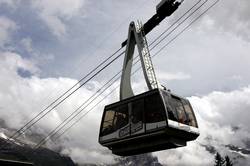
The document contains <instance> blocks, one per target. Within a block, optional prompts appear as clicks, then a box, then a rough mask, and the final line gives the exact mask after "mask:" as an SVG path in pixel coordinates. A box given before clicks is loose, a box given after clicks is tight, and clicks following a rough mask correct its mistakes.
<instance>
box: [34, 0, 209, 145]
mask: <svg viewBox="0 0 250 166" xmlns="http://www.w3.org/2000/svg"><path fill="white" fill-rule="evenodd" d="M206 2H207V1H206ZM196 5H197V3H196V4H195V5H194V6H196ZM203 5H204V3H203V4H202V5H201V6H203ZM194 6H193V7H194ZM201 6H199V8H200V7H201ZM193 7H192V8H193ZM192 8H191V9H192ZM188 11H190V9H189V10H188ZM195 11H197V9H196V10H195ZM193 13H194V12H192V13H191V14H190V15H189V16H188V17H190V16H191V15H192V14H193ZM186 14H187V12H186V13H185V14H184V15H186ZM182 17H183V16H182ZM178 20H180V19H178ZM185 20H186V19H185ZM182 23H183V22H182ZM174 24H176V22H175V23H174ZM180 25H181V24H180ZM180 25H179V26H180ZM168 29H170V28H168ZM165 32H166V31H165ZM172 32H173V31H172ZM162 34H163V33H162ZM162 34H161V35H160V36H162ZM168 35H169V34H168ZM158 38H159V37H158ZM165 38H166V37H165ZM165 38H164V39H165ZM155 41H156V40H154V42H155ZM162 41H163V40H161V41H160V42H162ZM160 42H158V43H157V44H156V45H158V44H159V43H160ZM151 44H152V43H151ZM154 48H155V47H154ZM138 61H139V60H137V61H136V63H137V62H138ZM136 63H134V65H135V64H136ZM120 73H121V71H120V72H118V73H117V74H116V75H115V76H117V75H118V74H120ZM115 76H114V77H115ZM114 77H112V79H113V78H114ZM119 78H120V77H118V79H119ZM110 81H111V80H109V81H108V82H110ZM116 81H117V79H116V80H115V81H114V82H116ZM114 82H113V83H114ZM105 85H106V84H105ZM111 85H112V84H111ZM111 85H110V86H111ZM110 86H109V87H110ZM103 87H104V86H103ZM103 87H102V88H103ZM109 87H107V88H109ZM107 88H106V89H107ZM106 89H104V91H105V90H106ZM99 90H100V89H99ZM99 90H98V91H99ZM93 101H94V100H92V101H91V103H92V102H93ZM89 104H90V103H89ZM89 104H88V105H89ZM88 105H87V106H88ZM87 106H86V107H87ZM86 107H84V108H86ZM84 108H83V109H84ZM83 109H82V110H80V112H78V113H77V114H76V115H75V116H74V117H73V118H71V119H70V120H69V121H68V122H66V120H68V119H69V117H68V118H67V119H65V120H64V121H63V122H62V123H65V124H64V125H63V126H62V127H60V125H62V123H61V124H60V125H59V126H57V127H56V129H54V130H53V131H52V132H50V134H49V135H48V136H47V137H46V138H45V139H46V140H47V139H48V138H50V137H51V136H54V135H55V134H54V132H55V131H56V130H57V129H59V127H60V129H59V130H61V129H62V128H63V127H64V126H65V125H67V123H69V122H70V121H71V120H73V119H74V118H75V117H76V116H77V115H78V114H80V113H81V111H83ZM78 110H79V109H77V110H75V111H74V112H73V113H75V112H76V111H78ZM73 113H72V114H73ZM72 114H71V115H72ZM46 140H45V141H46ZM42 142H43V141H40V142H39V144H41V143H42ZM36 147H39V145H38V146H36Z"/></svg>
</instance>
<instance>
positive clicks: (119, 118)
mask: <svg viewBox="0 0 250 166" xmlns="http://www.w3.org/2000/svg"><path fill="white" fill-rule="evenodd" d="M128 122H129V115H128V106H127V104H126V105H125V104H124V105H121V106H119V109H118V110H117V111H116V113H115V117H114V128H115V130H118V129H120V128H122V127H124V126H126V125H127V124H128Z"/></svg>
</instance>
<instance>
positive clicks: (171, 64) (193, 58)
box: [0, 0, 250, 165]
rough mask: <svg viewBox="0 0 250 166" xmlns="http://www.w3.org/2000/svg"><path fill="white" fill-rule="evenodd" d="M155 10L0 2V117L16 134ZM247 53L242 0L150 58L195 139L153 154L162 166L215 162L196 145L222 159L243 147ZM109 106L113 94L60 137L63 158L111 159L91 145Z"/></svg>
mask: <svg viewBox="0 0 250 166" xmlns="http://www.w3.org/2000/svg"><path fill="white" fill-rule="evenodd" d="M197 2H199V4H202V3H203V2H206V1H205V0H200V1H198V0H189V1H188V0H185V1H184V2H183V4H182V5H181V6H180V8H179V9H178V11H177V12H176V13H175V14H174V15H173V16H171V18H169V19H166V20H165V21H164V22H162V23H161V24H160V26H158V27H156V28H155V29H154V30H153V31H152V32H151V33H150V34H149V35H148V36H147V37H148V42H149V43H151V42H152V41H153V40H154V39H155V37H157V36H158V35H159V34H160V33H162V32H163V31H164V30H166V29H167V27H169V25H171V23H173V22H174V21H175V20H177V19H178V18H179V17H180V16H181V15H182V14H183V13H185V11H187V10H188V9H189V8H190V7H191V6H192V5H194V4H195V3H197ZM213 2H215V0H208V1H207V2H206V3H205V5H204V6H203V7H202V8H201V9H200V10H199V11H198V12H197V13H195V14H194V15H193V16H191V17H190V18H189V19H188V20H186V22H185V23H184V24H182V25H181V26H180V27H179V28H178V29H177V30H176V31H174V32H173V33H172V34H171V35H170V36H168V38H166V39H165V40H164V41H163V42H162V43H161V44H160V45H159V47H156V48H155V49H154V50H152V52H151V53H152V55H153V54H155V53H156V52H157V51H158V50H159V49H160V48H161V46H163V45H164V44H166V43H168V41H170V40H171V39H172V38H173V37H174V36H175V35H177V34H178V32H180V31H181V30H182V29H183V28H184V27H185V26H187V25H188V24H189V23H190V22H192V20H193V19H195V18H196V17H197V16H198V15H199V14H200V13H202V11H204V10H205V9H206V8H207V7H209V6H210V5H211V4H212V3H213ZM158 3H159V0H154V1H147V0H133V1H132V0H127V1H121V0H105V1H104V0H98V1H97V0H53V1H50V0H0V115H1V118H2V119H4V120H5V122H6V124H7V125H8V126H9V127H11V128H15V129H18V128H20V127H21V126H22V125H24V124H25V123H26V122H27V121H28V120H29V119H31V118H32V117H34V116H35V115H36V114H37V113H38V112H39V111H41V110H42V109H43V108H45V107H46V106H47V105H48V104H49V103H51V102H52V101H53V99H55V98H56V97H58V96H59V95H60V94H62V93H63V92H64V91H65V90H67V89H68V88H70V87H71V86H72V85H74V84H75V83H77V80H79V79H80V78H81V77H82V76H84V75H86V74H87V73H88V72H89V71H91V70H92V69H93V68H94V67H95V66H96V65H97V64H99V63H100V62H101V61H102V60H104V59H105V58H107V57H108V56H110V55H111V54H112V53H113V52H114V51H115V50H117V49H118V48H120V44H121V43H122V42H123V41H124V39H125V38H126V36H127V31H128V25H129V23H130V21H133V20H134V21H136V20H137V19H140V20H142V21H143V22H145V21H146V20H147V19H149V18H150V17H151V16H152V15H153V14H154V13H155V6H156V5H157V4H158ZM249 52H250V1H249V0H238V1H235V0H220V1H219V3H218V4H217V5H216V6H214V7H213V8H212V9H211V10H209V12H208V13H206V14H205V15H204V16H203V17H202V18H201V19H200V20H199V21H197V22H196V23H195V24H193V25H192V26H191V27H190V28H189V29H188V30H186V31H185V32H184V33H183V34H182V35H181V36H179V37H178V38H177V39H176V40H174V42H172V43H171V44H170V45H168V47H166V48H165V49H163V50H162V51H161V52H160V53H159V54H157V56H155V57H154V58H153V62H154V65H155V71H156V75H157V77H158V79H159V81H160V82H161V84H163V85H165V86H167V87H168V88H169V89H171V90H172V91H173V92H175V93H178V94H179V95H182V96H185V97H188V98H189V99H190V101H191V103H192V105H193V107H194V110H195V113H196V114H197V119H198V122H199V126H200V132H201V135H200V137H199V138H198V140H197V141H194V142H192V143H189V144H188V146H187V147H185V148H181V149H176V150H170V151H162V152H157V153H154V155H156V156H158V158H159V161H160V162H161V163H163V164H164V163H165V164H169V163H172V165H184V164H187V165H190V162H192V163H193V164H196V165H200V164H205V165H211V163H212V162H213V158H214V156H213V154H211V153H209V152H208V151H207V149H206V148H205V147H204V145H209V146H213V147H215V148H216V150H217V151H219V152H221V153H222V154H224V155H226V154H229V153H230V150H229V149H228V148H227V147H225V145H230V144H233V145H235V146H238V147H241V148H250V128H249V120H248V119H249V117H250V112H249V111H250V100H249V99H250V77H249V71H250V70H249V66H250V56H249ZM122 60H123V58H120V59H119V60H118V61H117V62H115V63H114V64H112V65H111V66H110V67H109V68H107V69H106V70H105V71H103V72H102V73H101V74H100V75H98V77H96V78H95V79H93V80H92V81H91V82H89V83H88V84H86V86H83V87H82V88H81V89H80V90H79V91H77V92H76V93H75V94H74V95H73V96H72V97H70V98H69V100H67V101H65V102H64V103H63V104H62V105H60V106H59V107H57V108H56V109H55V110H54V111H53V112H51V113H50V114H49V116H47V117H46V118H44V119H43V120H42V121H41V122H40V123H39V124H38V125H37V126H36V132H41V133H45V132H49V131H51V130H52V129H53V128H54V127H56V125H57V124H59V123H60V122H62V121H63V119H65V118H66V117H67V115H69V114H70V113H71V112H72V111H74V109H76V108H77V107H78V106H80V105H81V103H82V102H84V101H86V100H87V99H88V97H90V96H91V95H93V94H94V93H95V92H96V91H97V90H98V89H99V88H100V87H101V86H102V85H103V83H105V81H107V80H108V79H110V78H111V77H112V76H113V75H114V74H116V73H117V72H118V71H119V70H120V69H121V67H122ZM116 84H118V82H117V83H116ZM133 85H134V89H135V91H136V92H137V93H139V92H142V91H145V90H147V88H146V87H145V83H144V80H143V76H142V73H141V72H138V73H137V74H136V76H135V77H133ZM109 92H110V90H108V91H107V92H104V94H101V95H100V96H99V97H100V98H98V99H101V97H102V96H105V95H107V94H108V93H109ZM117 99H118V91H116V93H115V94H112V96H111V97H109V98H106V99H105V101H104V102H103V103H102V104H100V105H98V106H97V107H96V108H95V109H94V110H93V111H92V112H91V113H90V114H88V116H86V117H85V118H84V119H82V121H80V123H79V124H78V125H77V126H75V127H74V128H72V129H71V130H70V131H69V132H67V133H66V134H65V135H64V136H62V137H61V138H60V142H63V153H66V154H69V155H70V156H71V157H72V158H73V159H74V160H75V161H77V162H88V163H112V162H113V161H114V156H112V155H111V153H110V152H109V151H108V150H107V149H105V148H102V147H101V146H100V145H99V144H98V143H97V135H98V130H99V125H100V118H101V114H102V110H103V106H104V105H105V104H107V103H110V102H113V101H115V100H117ZM93 104H94V103H93ZM88 108H91V107H88ZM88 108H87V109H86V111H87V110H88ZM52 144H53V143H52ZM83 154H84V155H83ZM248 161H249V162H250V159H249V156H245V159H243V160H242V161H241V163H238V165H244V162H248Z"/></svg>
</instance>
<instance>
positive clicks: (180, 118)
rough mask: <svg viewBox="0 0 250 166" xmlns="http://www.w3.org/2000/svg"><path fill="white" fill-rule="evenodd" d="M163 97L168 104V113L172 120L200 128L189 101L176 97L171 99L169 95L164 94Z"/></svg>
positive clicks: (172, 96)
mask: <svg viewBox="0 0 250 166" xmlns="http://www.w3.org/2000/svg"><path fill="white" fill-rule="evenodd" d="M163 97H164V100H165V102H166V103H168V104H167V105H168V107H167V111H168V118H169V119H170V120H173V121H176V122H179V123H183V124H186V125H189V126H194V127H198V126H197V123H196V120H195V117H194V113H193V110H192V108H191V105H190V104H189V102H188V101H186V100H184V99H181V98H179V97H176V96H174V95H171V97H170V96H169V95H168V94H167V93H163Z"/></svg>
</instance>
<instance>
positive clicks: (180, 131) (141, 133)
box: [99, 0, 199, 156]
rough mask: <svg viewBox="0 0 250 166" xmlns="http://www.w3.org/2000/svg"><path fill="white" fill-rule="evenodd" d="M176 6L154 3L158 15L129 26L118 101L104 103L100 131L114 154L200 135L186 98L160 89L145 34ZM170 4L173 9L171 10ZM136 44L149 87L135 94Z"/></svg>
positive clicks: (180, 144) (101, 139)
mask: <svg viewBox="0 0 250 166" xmlns="http://www.w3.org/2000/svg"><path fill="white" fill-rule="evenodd" d="M175 5H176V6H175ZM178 5H180V3H179V2H175V1H174V0H163V1H161V3H160V4H159V5H158V6H157V14H156V15H155V16H153V17H152V18H151V19H150V20H149V21H148V22H147V23H145V24H144V26H142V25H141V24H140V23H139V24H135V23H134V22H131V24H130V26H129V32H128V39H127V41H126V43H125V44H124V43H123V44H124V45H127V46H126V53H125V58H124V63H123V70H122V76H121V84H120V101H119V102H116V103H113V104H110V105H107V106H105V108H104V112H103V117H102V122H101V127H100V133H99V143H100V144H101V145H103V146H105V147H108V148H109V149H110V150H112V153H113V154H116V155H120V156H130V155H136V154H141V153H147V152H154V151H160V150H165V149H171V148H178V147H183V146H186V144H187V142H188V141H192V140H195V139H196V138H197V137H198V136H199V130H198V124H197V121H196V118H195V114H194V111H193V109H192V106H191V104H190V103H189V101H188V100H187V99H185V98H183V97H180V96H178V95H176V94H173V93H171V92H170V91H169V90H166V89H165V88H160V86H159V83H158V81H157V79H156V76H155V72H154V68H153V64H152V61H151V57H150V54H149V49H148V45H147V41H146V35H145V34H146V33H148V32H149V31H150V30H148V29H153V28H152V27H153V26H156V25H158V24H159V22H160V21H161V20H163V19H164V18H165V17H166V16H169V15H171V14H172V13H173V12H174V11H175V10H176V9H177V8H178ZM162 7H163V8H162ZM171 7H172V8H174V9H172V10H171ZM164 8H167V9H168V10H167V12H165V13H164V12H162V11H164V10H163V9H164ZM169 8H170V9H169ZM165 10H166V9H165ZM159 11H161V12H159ZM169 11H171V12H172V13H171V12H169ZM157 15H158V16H157ZM162 15H164V16H162ZM159 18H161V19H160V20H159ZM155 19H158V20H155ZM153 24H155V25H153ZM145 30H147V31H146V32H145ZM135 45H137V48H138V52H139V56H140V60H141V66H142V69H143V74H144V78H145V80H146V84H147V86H148V89H149V91H147V92H145V93H142V94H139V95H136V96H134V94H133V90H132V87H131V80H130V77H131V68H132V64H133V54H134V49H135Z"/></svg>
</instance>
